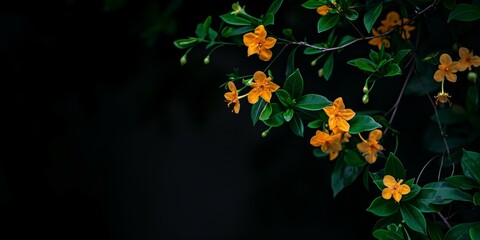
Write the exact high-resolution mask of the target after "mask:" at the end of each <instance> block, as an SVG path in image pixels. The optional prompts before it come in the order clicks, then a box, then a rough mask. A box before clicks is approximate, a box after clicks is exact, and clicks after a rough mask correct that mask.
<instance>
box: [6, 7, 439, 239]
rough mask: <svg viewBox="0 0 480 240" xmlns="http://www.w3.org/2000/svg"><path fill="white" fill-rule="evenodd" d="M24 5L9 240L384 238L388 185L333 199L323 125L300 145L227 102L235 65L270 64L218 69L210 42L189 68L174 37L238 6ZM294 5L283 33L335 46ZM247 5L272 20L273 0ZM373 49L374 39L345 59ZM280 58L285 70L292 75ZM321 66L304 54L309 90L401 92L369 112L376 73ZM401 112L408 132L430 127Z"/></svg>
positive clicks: (10, 58)
mask: <svg viewBox="0 0 480 240" xmlns="http://www.w3.org/2000/svg"><path fill="white" fill-rule="evenodd" d="M14 2H15V3H9V4H7V3H3V4H2V7H1V8H0V12H1V15H0V51H1V58H0V69H2V70H1V72H0V78H1V81H2V83H3V84H2V88H1V90H2V96H3V97H4V99H5V100H4V101H3V109H2V110H3V111H2V112H3V113H2V119H3V120H4V121H5V122H4V123H3V131H2V137H3V140H4V141H3V142H5V143H6V144H3V149H4V150H3V151H2V152H3V157H2V164H1V169H0V194H1V195H0V211H1V212H0V218H1V219H2V221H3V222H2V223H1V225H0V226H1V230H0V235H1V236H0V238H1V239H25V238H26V237H35V238H40V237H42V238H43V237H46V238H47V239H365V238H367V239H368V238H371V230H372V227H373V224H374V222H375V221H376V220H377V218H376V217H375V216H373V215H372V214H370V213H368V212H366V211H365V209H366V208H367V207H368V206H369V203H370V201H371V200H372V199H373V198H375V197H376V196H379V194H380V191H378V190H377V189H375V188H371V190H370V191H366V190H365V189H364V187H363V185H362V183H361V182H355V183H354V184H353V185H352V186H349V187H348V188H346V189H345V190H344V191H342V192H341V193H340V194H339V195H338V196H337V197H336V198H335V199H333V197H332V195H333V193H332V190H331V187H330V175H331V170H332V167H333V162H329V161H328V160H327V159H323V158H322V159H318V158H315V157H313V155H312V149H313V148H312V147H311V146H310V145H309V139H310V137H311V136H313V134H314V130H312V129H306V133H305V137H304V138H299V137H295V136H294V135H293V134H292V133H291V131H290V130H289V129H288V128H287V127H282V128H278V129H274V130H272V131H271V132H270V134H269V136H268V137H266V138H262V137H261V133H262V132H263V131H264V130H266V128H265V126H263V125H261V124H259V125H256V126H252V124H251V121H250V113H249V110H250V106H249V104H248V103H247V102H246V101H244V102H242V107H241V111H240V114H239V115H236V114H234V113H232V112H231V109H229V108H227V107H226V103H225V102H224V99H223V94H224V92H225V91H224V90H223V89H221V88H219V86H220V84H222V83H224V82H225V81H226V80H227V78H226V76H225V74H226V73H229V72H231V71H232V70H233V68H236V67H238V68H239V69H240V70H241V71H242V73H243V74H251V73H252V71H255V70H258V68H261V69H263V68H264V67H265V66H266V65H265V64H266V63H264V62H261V61H259V60H258V59H257V57H255V56H252V57H250V58H248V57H247V56H246V48H244V47H225V48H220V49H219V50H217V51H216V52H214V53H213V54H212V55H211V63H210V64H209V65H204V64H203V57H204V56H205V54H206V51H205V50H204V49H203V47H200V48H196V49H195V50H193V51H192V52H191V53H190V54H189V56H188V63H187V64H186V65H184V66H181V65H180V62H179V60H180V57H181V56H182V54H183V53H184V52H183V50H179V49H176V48H175V47H174V46H173V41H174V40H175V39H179V38H186V37H188V36H193V34H194V30H195V27H196V24H197V23H200V22H203V21H204V20H205V18H206V17H207V16H209V15H211V16H212V19H213V23H212V24H213V25H214V26H218V23H219V19H218V16H219V15H220V14H223V13H226V12H227V11H230V6H231V4H232V3H233V2H229V1H213V0H211V1H133V0H132V1H127V2H126V4H125V5H124V6H123V7H121V8H120V9H118V10H116V11H106V10H105V7H104V2H103V1H93V0H90V1H83V0H82V1H80V0H71V1H30V2H20V1H14ZM294 2H295V1H284V4H285V5H287V6H291V7H289V8H288V9H286V8H281V10H280V11H279V13H278V16H277V18H276V21H277V23H276V25H274V26H272V27H271V28H272V30H280V28H281V27H283V25H281V24H285V25H287V27H290V28H292V29H294V31H295V33H296V34H298V36H308V37H311V39H312V41H322V40H320V39H315V38H317V37H318V36H315V35H311V34H312V31H311V29H315V27H316V21H317V19H318V15H317V14H316V13H315V11H312V10H307V9H304V8H302V7H300V6H299V4H293V3H294ZM241 4H242V5H246V6H247V8H246V10H247V11H248V12H249V13H251V14H252V15H254V16H259V15H260V14H261V13H263V12H265V11H266V9H267V8H268V4H269V2H268V1H264V2H258V1H244V2H242V3H241ZM292 6H293V7H292ZM152 12H153V13H152ZM155 12H156V14H154V13H155ZM152 16H153V17H152ZM155 23H156V24H158V28H157V31H154V32H153V34H150V35H148V37H147V38H144V37H142V33H143V32H144V31H145V30H146V29H150V28H152V26H153V25H155ZM276 26H278V28H277V27H276ZM322 37H323V38H324V37H325V36H322ZM370 48H371V46H369V45H368V44H367V43H366V42H363V43H361V44H359V45H358V46H354V47H351V48H348V50H345V51H348V53H345V54H343V55H342V54H340V55H339V56H338V60H339V61H342V60H346V58H345V57H349V58H351V56H352V55H360V54H361V53H362V51H368V49H370ZM278 49H279V48H278ZM278 49H275V48H274V54H277V53H278ZM285 55H286V54H283V56H285ZM347 55H348V56H347ZM299 56H301V55H299ZM282 59H284V57H281V58H279V60H278V62H279V64H278V65H275V66H274V67H272V70H273V71H274V72H275V71H276V75H277V76H279V77H278V79H279V81H281V79H283V76H284V75H283V73H284V70H283V68H284V65H283V64H284V63H280V62H281V61H282ZM311 60H312V59H311V58H307V57H305V56H303V57H302V56H301V57H299V58H298V60H297V61H298V62H297V65H298V66H303V69H305V70H303V69H302V74H303V75H304V78H305V82H306V83H305V85H306V90H305V91H310V92H312V93H319V94H322V95H324V96H326V97H327V98H329V99H331V100H333V99H335V98H336V97H339V96H342V97H343V99H344V102H345V104H346V105H347V107H349V108H353V109H354V110H356V111H358V110H364V109H367V108H377V109H382V110H387V109H388V108H390V107H391V106H392V105H393V103H394V102H395V100H396V97H397V94H398V91H396V90H395V91H383V92H374V93H372V95H371V96H370V97H371V99H372V101H371V102H372V103H370V105H364V104H362V103H361V97H362V92H361V89H362V87H363V79H364V76H362V75H359V74H358V72H355V71H354V70H353V68H348V69H347V70H343V69H339V70H338V71H337V70H336V71H335V72H334V73H333V74H334V76H333V77H332V79H336V78H337V79H339V80H338V81H333V80H332V81H329V82H326V81H325V80H324V79H321V78H318V76H316V74H317V70H318V67H311V66H310V65H309V63H310V61H311ZM345 81H346V82H348V84H345ZM379 84H384V85H383V87H384V88H385V89H398V87H399V86H401V84H402V81H401V80H397V81H391V82H390V83H379ZM280 85H281V84H280ZM375 99H377V100H376V101H375ZM419 99H421V101H419ZM404 101H405V104H404V105H401V107H400V109H399V113H398V114H399V116H400V115H401V114H402V113H405V111H406V110H407V109H408V111H410V113H412V114H414V113H415V112H417V113H422V112H424V111H425V109H428V110H427V111H429V112H430V113H431V108H430V106H429V103H428V102H427V101H426V99H425V98H420V97H418V98H415V97H411V98H407V99H405V100H404ZM412 103H416V104H417V105H416V106H417V108H415V109H411V108H406V107H403V106H408V105H409V104H412ZM402 111H403V112H402ZM418 119H421V118H418ZM398 121H399V122H402V124H403V125H402V126H399V127H398V128H399V130H404V132H407V131H408V129H412V128H417V129H418V128H420V127H421V126H422V125H423V124H425V123H424V122H422V121H415V122H408V121H402V119H401V118H400V117H399V118H398ZM405 135H406V134H405ZM411 141H414V140H411ZM385 144H386V146H385V147H386V148H387V149H388V148H390V149H392V148H393V146H389V144H391V143H385ZM402 147H404V148H403V149H404V151H403V153H404V154H405V156H400V157H412V156H414V155H413V152H412V151H409V150H411V149H409V148H412V149H414V148H415V144H405V145H402ZM416 157H419V159H422V160H423V159H427V158H426V157H422V155H420V156H418V155H416ZM412 171H413V172H415V171H416V170H415V169H414V170H412ZM417 172H418V171H417ZM417 172H415V174H416V173H417Z"/></svg>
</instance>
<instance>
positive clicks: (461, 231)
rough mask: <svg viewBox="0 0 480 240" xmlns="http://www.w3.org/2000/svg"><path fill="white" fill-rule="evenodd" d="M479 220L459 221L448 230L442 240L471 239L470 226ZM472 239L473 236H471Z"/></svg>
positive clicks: (476, 223) (477, 223)
mask: <svg viewBox="0 0 480 240" xmlns="http://www.w3.org/2000/svg"><path fill="white" fill-rule="evenodd" d="M479 224H480V222H469V223H460V224H457V225H455V226H453V227H452V228H450V230H448V232H447V233H446V234H445V236H444V237H443V240H471V239H472V238H470V228H472V227H477V226H478V225H479ZM473 239H474V238H473Z"/></svg>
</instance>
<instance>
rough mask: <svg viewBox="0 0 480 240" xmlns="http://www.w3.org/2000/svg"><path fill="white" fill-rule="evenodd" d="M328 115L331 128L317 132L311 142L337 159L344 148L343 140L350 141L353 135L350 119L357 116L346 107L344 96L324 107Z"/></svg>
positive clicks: (331, 158) (331, 157)
mask: <svg viewBox="0 0 480 240" xmlns="http://www.w3.org/2000/svg"><path fill="white" fill-rule="evenodd" d="M323 110H324V111H325V113H326V114H327V116H328V124H327V126H328V128H329V130H325V131H320V130H317V131H316V132H315V136H313V137H312V138H311V139H310V144H311V145H312V146H314V147H320V149H321V150H322V152H324V153H328V154H329V155H330V160H333V159H335V158H336V157H337V156H338V153H339V152H340V151H341V150H342V142H348V141H349V140H348V138H350V137H351V135H350V133H348V131H349V130H350V124H348V122H347V121H348V120H350V119H352V118H353V117H354V116H355V112H354V111H353V110H352V109H349V108H347V109H346V108H345V104H344V103H343V98H342V97H338V98H337V99H335V101H334V102H333V104H332V105H331V106H328V107H325V108H323Z"/></svg>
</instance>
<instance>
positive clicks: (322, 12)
mask: <svg viewBox="0 0 480 240" xmlns="http://www.w3.org/2000/svg"><path fill="white" fill-rule="evenodd" d="M333 6H337V2H333ZM332 9H333V8H331V7H330V6H328V5H323V6H320V7H318V8H317V13H318V14H320V15H322V16H325V15H327V13H328V12H329V11H330V10H332Z"/></svg>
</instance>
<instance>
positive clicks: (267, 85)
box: [248, 71, 280, 104]
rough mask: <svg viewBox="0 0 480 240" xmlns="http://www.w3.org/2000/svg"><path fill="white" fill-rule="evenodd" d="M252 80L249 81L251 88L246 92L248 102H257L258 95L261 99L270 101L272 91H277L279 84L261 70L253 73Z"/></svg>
mask: <svg viewBox="0 0 480 240" xmlns="http://www.w3.org/2000/svg"><path fill="white" fill-rule="evenodd" d="M253 80H254V82H252V83H250V87H252V88H253V89H252V90H250V92H249V93H248V102H249V103H251V104H255V103H256V102H258V97H262V98H263V100H265V101H267V102H270V98H272V92H275V91H277V90H278V89H279V88H280V86H278V85H277V84H275V83H274V82H272V78H271V77H268V78H267V75H265V73H263V72H262V71H256V72H255V74H253Z"/></svg>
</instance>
